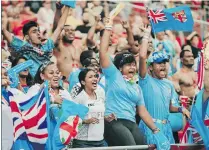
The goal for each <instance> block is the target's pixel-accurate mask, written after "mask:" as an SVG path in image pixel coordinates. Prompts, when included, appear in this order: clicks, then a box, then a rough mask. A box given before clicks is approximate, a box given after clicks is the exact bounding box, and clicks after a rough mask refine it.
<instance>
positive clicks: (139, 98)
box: [102, 62, 144, 122]
mask: <svg viewBox="0 0 209 150" xmlns="http://www.w3.org/2000/svg"><path fill="white" fill-rule="evenodd" d="M102 72H103V73H104V75H105V80H106V83H105V85H106V87H105V90H106V93H105V94H106V99H105V101H106V103H105V109H106V110H105V116H106V115H110V114H111V113H114V114H115V115H116V116H117V118H120V119H127V120H130V121H133V122H135V115H136V106H140V105H144V98H143V94H142V91H141V88H140V87H139V86H138V85H137V84H131V83H129V82H127V81H126V80H125V79H124V78H123V76H122V74H121V72H120V71H119V70H118V69H117V68H116V67H115V65H114V64H113V63H112V62H111V64H110V66H109V67H107V68H103V69H102Z"/></svg>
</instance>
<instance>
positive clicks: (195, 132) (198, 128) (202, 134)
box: [185, 105, 209, 150]
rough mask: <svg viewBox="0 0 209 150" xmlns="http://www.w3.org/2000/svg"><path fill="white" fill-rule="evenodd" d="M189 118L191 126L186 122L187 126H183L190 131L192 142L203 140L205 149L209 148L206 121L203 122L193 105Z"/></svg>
mask: <svg viewBox="0 0 209 150" xmlns="http://www.w3.org/2000/svg"><path fill="white" fill-rule="evenodd" d="M191 118H192V119H191V120H190V121H189V124H190V125H191V126H190V125H188V124H187V127H185V128H187V132H189V131H191V134H192V136H193V142H195V143H199V142H201V141H203V143H204V146H205V148H206V150H209V130H208V128H207V126H206V124H208V121H207V120H205V122H204V121H203V120H202V118H201V117H200V115H199V112H198V110H197V108H196V106H195V105H193V106H192V110H191ZM205 123H206V124H205ZM185 130H186V129H185ZM187 138H188V137H187Z"/></svg>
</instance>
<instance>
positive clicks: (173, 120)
mask: <svg viewBox="0 0 209 150" xmlns="http://www.w3.org/2000/svg"><path fill="white" fill-rule="evenodd" d="M175 96H176V98H175V99H172V100H171V103H172V105H173V106H175V107H180V105H179V102H178V100H179V98H178V97H179V96H178V94H177V93H176V92H175ZM168 120H169V122H170V124H171V128H172V131H174V132H177V131H180V130H182V128H183V114H182V113H170V114H169V117H168Z"/></svg>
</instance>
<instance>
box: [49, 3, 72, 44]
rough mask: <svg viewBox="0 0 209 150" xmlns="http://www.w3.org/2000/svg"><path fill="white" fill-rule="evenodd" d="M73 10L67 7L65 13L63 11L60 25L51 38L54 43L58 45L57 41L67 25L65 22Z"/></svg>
mask: <svg viewBox="0 0 209 150" xmlns="http://www.w3.org/2000/svg"><path fill="white" fill-rule="evenodd" d="M70 9H71V8H69V7H66V6H65V8H64V11H63V14H62V16H61V18H60V20H59V22H58V25H57V27H56V29H55V31H54V33H53V34H52V36H51V39H52V40H53V41H54V43H56V41H57V39H58V36H59V35H60V33H61V31H62V29H63V27H64V25H65V21H66V20H67V17H68V13H69V11H70Z"/></svg>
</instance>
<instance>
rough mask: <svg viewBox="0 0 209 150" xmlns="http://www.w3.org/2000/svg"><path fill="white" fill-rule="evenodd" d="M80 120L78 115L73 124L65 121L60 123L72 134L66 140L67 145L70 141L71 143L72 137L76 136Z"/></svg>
mask: <svg viewBox="0 0 209 150" xmlns="http://www.w3.org/2000/svg"><path fill="white" fill-rule="evenodd" d="M78 121H79V117H78V116H76V117H75V119H74V121H73V126H70V125H68V124H67V123H65V122H63V123H62V124H61V125H60V128H61V129H63V130H65V131H67V132H69V133H70V136H68V138H67V140H66V141H65V143H64V144H65V145H67V144H68V143H70V140H71V137H75V136H76V135H77V131H76V130H75V129H76V127H77V125H78Z"/></svg>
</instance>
